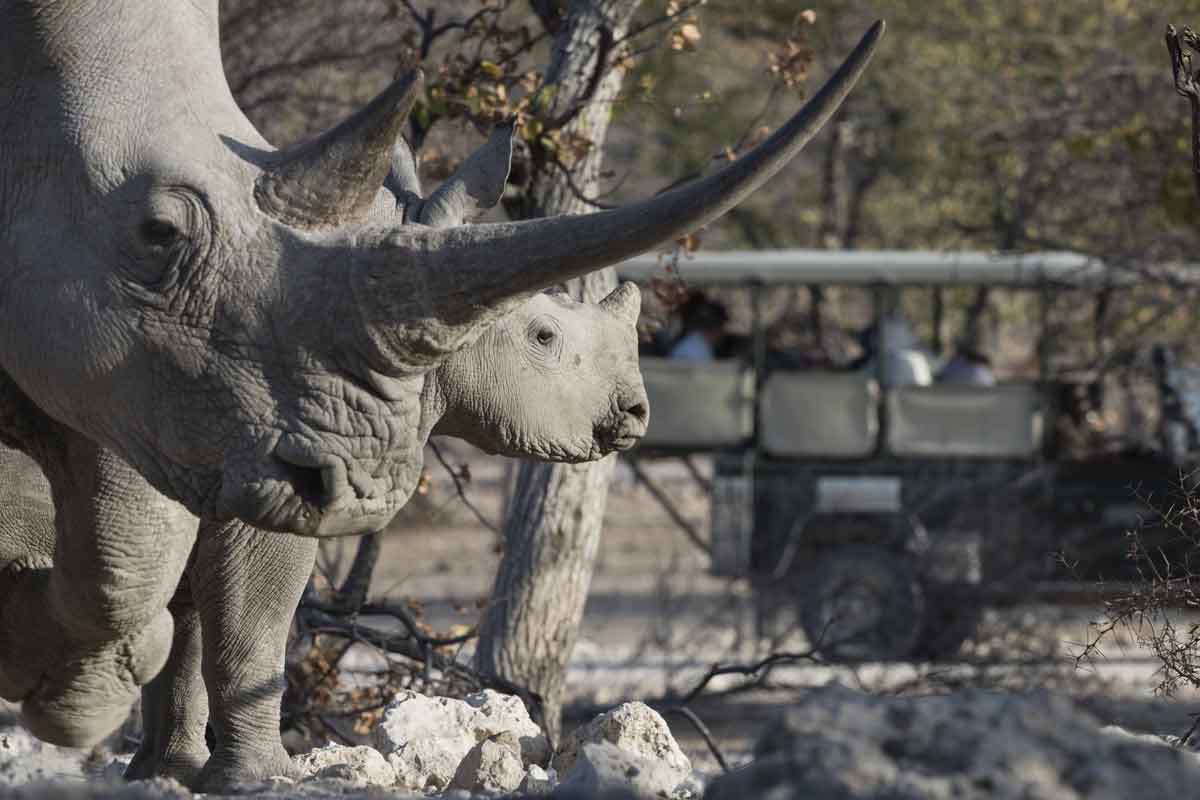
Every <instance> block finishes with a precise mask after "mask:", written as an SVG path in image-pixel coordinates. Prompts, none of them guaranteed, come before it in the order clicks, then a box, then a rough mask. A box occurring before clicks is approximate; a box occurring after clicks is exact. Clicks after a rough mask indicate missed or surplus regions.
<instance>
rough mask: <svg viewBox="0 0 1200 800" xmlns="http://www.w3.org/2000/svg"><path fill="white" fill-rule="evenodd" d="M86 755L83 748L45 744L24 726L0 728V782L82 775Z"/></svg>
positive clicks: (23, 781) (28, 781)
mask: <svg viewBox="0 0 1200 800" xmlns="http://www.w3.org/2000/svg"><path fill="white" fill-rule="evenodd" d="M86 756H87V753H86V752H85V751H83V750H75V749H73V748H70V747H55V746H54V745H52V744H46V743H45V742H43V741H40V740H38V739H37V738H35V737H34V735H33V734H32V733H30V732H29V731H27V730H25V729H24V728H17V727H13V728H5V729H0V786H17V785H20V784H24V783H31V782H34V781H43V780H49V779H51V778H53V779H60V778H66V779H80V778H83V777H84V769H83V762H84V759H85V757H86Z"/></svg>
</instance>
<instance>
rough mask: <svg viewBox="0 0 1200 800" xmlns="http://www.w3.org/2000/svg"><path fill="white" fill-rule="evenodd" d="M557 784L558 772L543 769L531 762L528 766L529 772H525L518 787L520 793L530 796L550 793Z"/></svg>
mask: <svg viewBox="0 0 1200 800" xmlns="http://www.w3.org/2000/svg"><path fill="white" fill-rule="evenodd" d="M557 785H558V773H557V772H555V771H554V770H552V769H551V770H545V769H542V768H541V767H539V766H538V765H537V764H532V765H530V767H529V772H527V773H526V774H525V777H524V779H522V781H521V785H520V787H519V789H520V792H521V794H523V795H526V796H532V797H541V796H542V795H547V794H550V792H552V791H554V787H555V786H557Z"/></svg>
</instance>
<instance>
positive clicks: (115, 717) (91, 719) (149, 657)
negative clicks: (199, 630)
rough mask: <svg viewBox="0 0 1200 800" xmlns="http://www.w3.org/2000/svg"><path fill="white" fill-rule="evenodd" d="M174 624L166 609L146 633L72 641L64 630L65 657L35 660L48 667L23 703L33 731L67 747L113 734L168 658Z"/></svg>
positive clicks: (62, 651)
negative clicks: (85, 642)
mask: <svg viewBox="0 0 1200 800" xmlns="http://www.w3.org/2000/svg"><path fill="white" fill-rule="evenodd" d="M172 629H173V623H172V620H171V615H170V614H169V613H168V612H167V611H166V610H164V611H163V612H162V613H161V614H159V615H158V616H157V617H156V618H155V619H154V621H153V622H151V623H150V625H148V626H147V627H146V629H145V630H143V631H142V632H141V633H140V634H138V635H136V636H132V637H125V638H122V639H118V640H116V641H109V642H103V643H99V644H88V645H84V646H79V645H75V646H72V645H73V644H74V643H72V642H71V641H70V639H69V637H68V636H67V635H66V632H65V631H63V632H62V633H63V637H62V639H60V640H59V642H60V647H61V648H62V649H61V650H60V651H59V652H60V654H61V655H60V658H58V659H53V658H49V659H47V658H36V657H35V658H36V660H34V661H33V662H32V663H36V664H41V665H42V672H41V676H40V679H39V680H38V681H37V684H36V686H35V688H34V689H33V691H32V692H31V693H30V694H28V695H26V696H25V697H24V698H23V703H22V705H21V716H22V718H23V720H24V721H25V724H26V726H28V728H29V730H30V732H32V733H33V735H34V736H36V737H38V738H39V739H41V740H43V741H46V742H49V743H51V744H55V745H59V746H62V747H91V746H92V745H94V744H96V743H97V742H99V741H100V740H102V739H103V738H104V737H105V736H108V735H109V734H110V733H112V732H113V731H114V730H116V729H117V728H118V727H119V726H120V725H121V723H123V722H124V721H125V719H126V718H127V717H128V716H129V710H130V707H131V706H132V705H133V703H134V701H136V700H137V698H138V696H139V694H140V693H141V687H142V686H143V685H144V684H146V683H149V682H150V681H151V680H152V679H153V678H154V676H155V675H157V674H158V671H159V670H160V669H162V667H163V665H164V664H165V663H166V661H167V656H168V655H169V654H170V649H171V632H172ZM60 630H61V629H60ZM26 663H30V662H26Z"/></svg>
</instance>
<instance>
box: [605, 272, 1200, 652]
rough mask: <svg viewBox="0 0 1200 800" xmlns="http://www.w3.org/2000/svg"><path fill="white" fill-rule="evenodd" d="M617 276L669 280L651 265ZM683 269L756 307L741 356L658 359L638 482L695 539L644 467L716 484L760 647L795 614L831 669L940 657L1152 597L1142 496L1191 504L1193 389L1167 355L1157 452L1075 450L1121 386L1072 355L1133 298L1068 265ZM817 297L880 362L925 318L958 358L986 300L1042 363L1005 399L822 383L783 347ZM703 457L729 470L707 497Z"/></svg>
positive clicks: (982, 389) (999, 390)
mask: <svg viewBox="0 0 1200 800" xmlns="http://www.w3.org/2000/svg"><path fill="white" fill-rule="evenodd" d="M619 271H620V272H621V274H622V277H624V278H626V279H630V280H636V281H639V282H642V283H643V284H653V283H655V282H656V281H659V280H662V278H663V267H662V266H661V265H660V263H659V261H658V259H655V258H649V257H644V258H641V259H638V260H634V261H630V262H627V263H625V264H624V265H622V267H621V268H620V269H619ZM679 271H680V273H681V274H682V278H683V280H684V281H686V284H687V286H688V287H689V288H690V289H693V290H699V291H702V292H710V293H713V294H717V295H720V296H721V297H722V298H725V299H727V300H729V301H731V302H735V301H736V302H737V303H740V304H742V308H743V309H746V310H747V311H748V313H744V314H743V315H742V316H743V317H744V318H748V319H749V320H750V323H749V330H748V331H746V332H745V335H744V336H743V337H741V339H740V347H735V348H733V352H731V353H729V354H727V355H728V357H725V358H714V359H713V360H710V361H683V360H677V359H672V358H669V357H663V355H661V354H662V353H663V352H664V351H663V350H659V351H658V353H659V355H655V353H654V352H653V351H651V352H644V353H643V357H642V373H643V377H644V379H645V383H646V389H647V392H648V395H649V398H650V407H651V419H650V425H649V430H648V431H647V434H646V437H645V439H644V440H643V443H642V444H641V445H640V447H639V448H638V449H637V450H636V451H634V453H633V457H632V461H631V463H632V466H633V469H634V471H635V474H636V475H637V476H638V477H639V479H641V480H642V481H643V482H645V484H646V485H647V486H648V487H649V488H650V489H651V491H653V492H654V493H655V495H656V497H658V498H659V499H660V501H662V502H664V503H666V504H667V505H668V510H670V511H671V512H672V514H673V516H674V517H675V519H676V521H677V522H679V523H680V524H682V525H684V526H685V527H689V529H690V526H689V525H688V522H687V520H686V518H685V516H684V515H683V514H680V513H679V512H678V510H676V509H675V508H673V507H672V506H671V500H670V497H669V496H668V495H667V494H666V493H665V492H663V491H662V489H661V488H660V487H658V486H656V485H655V483H654V481H652V480H651V477H650V476H649V474H648V472H647V470H646V469H644V466H643V465H641V464H640V463H639V462H640V461H641V460H645V459H650V458H664V457H672V458H673V457H679V458H683V459H685V460H687V461H688V463H689V465H691V466H692V467H693V475H694V476H696V477H697V479H699V480H702V481H705V485H706V486H707V487H708V488H709V494H710V498H711V503H710V514H711V534H710V536H709V538H708V539H707V541H704V542H703V543H704V545H705V546H706V547H707V549H708V550H709V552H710V553H711V557H712V570H713V572H715V573H716V574H718V575H723V576H731V577H737V578H746V579H749V580H750V582H751V584H752V586H753V588H754V590H755V597H756V600H757V607H758V609H759V613H758V615H757V616H758V618H759V623H760V625H762V626H763V628H764V630H769V629H770V628H771V626H772V625H774V624H776V622H777V620H778V619H779V618H780V617H784V616H786V615H782V614H780V612H781V611H782V610H788V611H790V612H792V614H793V616H792V619H793V620H795V619H798V621H799V623H800V624H801V625H802V626H803V629H804V631H805V633H806V634H807V636H808V638H809V640H810V642H812V643H813V644H814V646H815V647H817V648H818V649H819V650H821V651H822V652H823V654H824V655H825V656H827V657H829V658H833V659H841V660H863V659H908V658H922V657H927V658H936V657H944V656H947V655H949V654H952V653H953V652H955V651H956V650H957V649H958V648H959V646H960V645H961V644H962V642H963V641H964V640H965V639H966V638H967V637H968V636H969V635H970V634H971V633H972V631H973V629H974V626H975V623H976V620H977V618H978V615H979V611H980V609H981V607H982V606H984V605H985V604H988V603H1006V602H1020V601H1025V600H1034V599H1038V600H1043V601H1048V602H1059V601H1069V600H1072V599H1076V600H1087V599H1091V600H1094V599H1095V593H1094V592H1093V591H1092V590H1091V589H1090V588H1089V587H1094V586H1095V583H1094V581H1092V582H1089V581H1088V580H1087V579H1091V578H1107V579H1109V580H1114V579H1131V578H1133V577H1136V575H1135V574H1132V573H1131V570H1130V566H1129V562H1128V559H1126V558H1125V557H1124V556H1125V550H1126V548H1127V546H1128V540H1127V537H1126V535H1125V534H1126V532H1127V531H1128V530H1129V528H1130V527H1131V526H1132V525H1135V524H1137V523H1138V520H1139V516H1140V513H1141V507H1140V505H1139V495H1138V494H1137V491H1135V487H1140V489H1141V491H1142V492H1144V493H1146V494H1149V495H1155V496H1160V497H1161V496H1162V495H1163V494H1166V493H1170V492H1172V491H1175V490H1176V489H1177V487H1178V486H1179V481H1180V475H1181V474H1182V473H1183V472H1184V471H1186V469H1187V468H1186V464H1187V463H1188V461H1189V459H1190V457H1191V451H1192V450H1194V449H1195V443H1196V431H1197V427H1196V424H1195V421H1196V417H1197V416H1198V415H1195V414H1192V415H1189V414H1188V413H1187V410H1188V408H1190V407H1191V406H1190V404H1189V402H1187V398H1190V397H1192V396H1193V395H1191V394H1189V393H1188V392H1187V390H1186V387H1184V388H1181V387H1180V386H1178V385H1177V384H1179V383H1180V382H1181V381H1184V380H1185V379H1194V375H1193V374H1192V373H1188V372H1187V371H1186V370H1180V369H1178V368H1176V367H1174V366H1173V365H1172V364H1171V363H1170V360H1169V358H1167V357H1166V355H1165V351H1161V352H1159V353H1158V355H1157V356H1156V359H1155V360H1154V362H1153V363H1154V364H1156V365H1157V372H1156V373H1155V375H1154V376H1153V378H1152V380H1151V381H1150V383H1151V384H1153V385H1152V387H1151V388H1152V389H1153V392H1154V393H1155V394H1156V396H1157V399H1156V400H1155V401H1154V404H1155V405H1156V406H1157V408H1158V413H1157V415H1156V418H1155V421H1154V422H1153V423H1152V426H1153V428H1154V430H1153V431H1152V432H1151V434H1149V435H1148V436H1145V437H1143V441H1133V440H1132V439H1129V438H1125V439H1120V438H1114V439H1110V440H1109V441H1103V442H1100V443H1099V444H1097V443H1096V442H1094V441H1093V442H1092V446H1084V447H1080V446H1078V444H1077V443H1074V444H1073V443H1072V436H1071V432H1072V430H1076V431H1077V430H1078V429H1080V428H1083V429H1085V432H1087V431H1088V430H1090V429H1091V428H1094V427H1095V426H1094V424H1093V423H1094V420H1095V419H1097V418H1101V419H1102V418H1104V417H1105V415H1106V414H1108V413H1109V409H1108V408H1107V407H1106V403H1105V400H1106V398H1105V397H1104V395H1105V391H1104V389H1105V384H1104V381H1103V380H1101V379H1100V378H1099V377H1097V376H1096V375H1094V374H1087V373H1086V372H1083V371H1080V369H1078V368H1077V367H1073V366H1071V365H1070V364H1069V363H1067V362H1066V361H1064V360H1063V358H1062V357H1061V354H1059V353H1057V352H1056V346H1057V345H1061V344H1062V343H1063V342H1064V341H1066V340H1067V339H1068V338H1069V336H1068V332H1067V330H1066V328H1069V327H1072V326H1073V327H1074V328H1079V327H1082V328H1083V329H1084V330H1085V331H1086V330H1087V329H1088V328H1089V326H1094V325H1095V323H1096V321H1097V320H1098V319H1099V318H1100V317H1101V316H1102V314H1103V313H1104V311H1105V309H1106V308H1108V307H1110V306H1111V304H1112V299H1111V298H1112V295H1113V292H1114V291H1116V292H1121V291H1124V290H1125V289H1126V288H1127V287H1128V286H1130V285H1131V283H1132V282H1131V281H1130V280H1129V279H1128V278H1125V279H1118V277H1116V276H1114V275H1112V274H1110V272H1109V271H1108V270H1107V269H1106V268H1105V266H1104V265H1103V264H1100V263H1098V262H1096V261H1093V260H1089V259H1087V258H1084V257H1082V256H1079V255H1075V254H1071V253H1049V254H1037V255H1024V256H996V255H990V254H984V253H918V252H836V251H777V252H714V253H701V254H699V255H697V256H695V257H694V258H692V259H690V260H687V261H685V262H684V263H683V264H682V266H681V268H680V270H679ZM805 287H807V288H805ZM814 287H815V289H816V291H820V292H822V293H824V294H826V295H827V294H828V293H830V292H833V291H840V292H842V293H843V295H842V296H843V300H846V298H851V299H853V297H854V296H857V301H856V302H857V304H858V306H859V317H860V319H859V320H858V323H857V324H858V325H860V326H862V327H863V328H864V329H866V330H874V331H877V332H879V333H878V339H879V341H877V343H876V349H877V352H879V353H886V352H889V351H888V348H887V342H886V338H887V335H888V334H887V332H888V329H889V326H888V325H887V324H886V320H887V319H889V318H892V317H894V316H896V315H897V314H898V313H899V312H901V311H903V312H904V313H905V314H906V315H908V316H909V317H915V316H922V315H923V316H924V317H925V319H921V320H914V321H916V322H917V323H918V324H919V326H920V327H921V328H922V329H923V330H925V331H926V332H927V337H926V339H927V341H931V344H930V347H932V349H933V350H934V351H940V350H944V349H946V348H945V347H944V344H943V341H944V336H943V333H944V329H945V327H946V320H945V319H944V317H945V316H946V315H947V303H946V302H945V301H946V299H947V297H948V296H949V295H952V294H953V293H958V294H957V296H958V297H960V298H961V297H963V296H970V295H971V293H977V292H978V290H980V289H983V288H986V289H987V290H988V291H989V292H992V293H1002V294H1004V296H1006V297H1013V298H1016V299H1015V300H1014V301H1013V303H1011V304H1010V305H1013V304H1015V305H1017V306H1019V307H1021V308H1024V309H1025V312H1024V317H1023V318H1020V319H1017V320H1015V323H1016V327H1017V329H1018V330H1017V334H1018V336H1017V337H1016V338H1017V339H1020V340H1021V341H1022V342H1023V343H1024V347H1025V352H1024V354H1023V355H1022V356H1019V357H1018V358H1017V359H1016V360H1015V365H1014V366H1011V367H1010V368H1008V369H1007V370H999V377H1000V380H998V381H997V382H996V383H995V384H994V385H964V384H950V383H939V382H937V381H929V380H926V381H913V380H912V379H911V376H908V377H907V378H905V379H904V380H897V376H896V375H895V374H892V373H893V372H894V371H893V370H891V369H889V368H888V367H887V364H888V359H887V358H882V357H880V358H877V364H876V366H875V368H874V369H853V368H849V367H848V366H846V365H845V364H844V363H843V364H837V363H833V362H829V363H822V362H821V360H820V359H811V358H809V359H807V364H806V365H805V364H804V362H805V361H806V359H803V358H800V359H797V358H790V359H789V358H787V357H786V356H787V353H786V352H783V351H784V350H785V349H786V348H781V347H780V346H778V345H777V344H776V343H775V342H773V341H772V332H771V329H772V327H773V326H776V323H777V321H778V320H777V319H773V317H779V316H780V315H779V314H778V313H776V312H777V311H778V309H777V307H778V306H779V305H780V304H781V302H782V303H783V304H784V305H785V306H786V305H787V303H788V302H791V301H794V298H795V297H796V296H797V294H798V293H802V292H804V291H807V292H809V293H810V294H811V293H812V292H813V291H814ZM781 296H782V297H783V299H782V300H781ZM993 296H994V295H993ZM789 298H790V299H789ZM845 304H846V305H849V306H854V305H855V303H854V302H847V303H845ZM772 309H775V310H774V311H773V310H772ZM810 312H811V308H810ZM860 338H861V337H860ZM932 355H933V358H934V360H937V358H938V356H939V353H937V352H935V353H933V354H932ZM1139 363H1141V364H1145V363H1146V359H1144V358H1143V359H1142V360H1141V361H1140V362H1139ZM922 383H923V384H924V385H921V384H922ZM1193 383H1195V381H1194V380H1193ZM1142 416H1143V417H1145V414H1144V413H1143V414H1142ZM1145 422H1146V421H1145V420H1144V419H1143V423H1144V424H1145ZM1076 438H1078V437H1076ZM1085 438H1086V437H1085ZM1092 438H1093V439H1095V438H1096V437H1092ZM697 454H708V455H711V457H712V461H713V471H712V477H711V481H708V480H707V478H705V477H704V476H703V475H702V474H701V473H700V471H698V470H696V469H695V465H694V464H692V462H691V458H692V457H693V456H695V455H697ZM689 532H690V533H691V535H692V536H693V538H695V539H697V540H702V539H703V537H702V536H701V534H700V532H699V531H696V530H689ZM1158 535H1159V536H1160V544H1162V543H1163V542H1165V541H1166V540H1167V539H1170V538H1171V537H1173V536H1174V537H1176V538H1178V536H1177V533H1172V532H1165V531H1159V534H1158ZM1064 553H1065V554H1066V557H1065V558H1062V557H1061V556H1062V554H1064ZM1055 554H1059V555H1060V558H1059V559H1058V560H1057V561H1056V560H1055V558H1054V555H1055ZM1081 556H1086V557H1087V559H1090V560H1087V559H1082V558H1081ZM1056 564H1058V566H1057V567H1056ZM1063 564H1066V565H1067V566H1068V567H1069V569H1067V568H1064V567H1063V566H1062V565H1063ZM1056 570H1057V571H1056ZM1081 577H1082V578H1084V579H1085V580H1084V581H1080V580H1078V578H1081Z"/></svg>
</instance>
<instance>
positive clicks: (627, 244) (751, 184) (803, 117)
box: [371, 21, 884, 322]
mask: <svg viewBox="0 0 1200 800" xmlns="http://www.w3.org/2000/svg"><path fill="white" fill-rule="evenodd" d="M883 31H884V23H883V22H882V21H880V22H876V23H875V24H874V25H872V26H871V28H870V29H869V30H868V31H867V32H866V34H864V36H863V38H862V40H861V41H860V42H859V43H858V46H857V47H855V49H854V51H853V52H852V53H851V54H850V55H849V56H848V57H847V58H846V60H845V61H844V62H843V63H842V65H841V67H839V68H838V70H837V72H836V73H834V75H833V76H832V77H831V78H830V79H829V80H828V81H827V82H826V83H825V85H824V86H823V87H821V90H820V91H819V92H818V93H817V94H816V95H815V96H814V97H813V98H812V99H811V100H810V101H809V102H808V103H807V104H806V105H805V106H804V108H803V109H802V110H801V111H800V112H799V113H797V114H796V115H795V116H794V117H792V118H791V119H790V120H789V121H788V122H787V123H786V124H785V125H784V126H783V127H782V128H780V129H779V130H778V131H776V132H775V133H774V134H773V135H772V136H771V137H770V138H768V139H767V140H766V141H764V142H762V143H761V144H760V145H758V146H757V147H756V148H754V149H753V150H752V151H751V152H749V153H747V154H746V155H745V156H743V157H742V158H740V159H738V160H737V161H735V162H734V163H732V164H730V165H729V166H727V167H725V168H724V169H722V170H721V171H720V172H717V173H716V174H714V175H711V176H709V177H706V178H703V179H701V180H697V181H694V182H692V183H689V184H686V185H684V186H681V187H679V188H677V189H674V190H672V191H669V192H665V193H663V194H661V195H659V196H657V197H655V198H653V199H651V200H646V201H643V202H640V203H636V204H634V205H631V206H625V207H623V208H619V209H614V210H611V211H601V212H597V213H594V214H586V215H581V216H567V217H551V218H546V219H537V220H527V221H522V222H509V223H498V224H485V225H471V226H462V227H456V228H447V229H443V230H437V229H419V228H406V229H402V230H400V231H393V232H392V233H391V234H390V236H389V237H388V245H387V246H385V248H384V249H393V248H394V249H395V250H396V251H407V255H408V259H407V260H410V261H415V262H416V266H417V268H418V269H420V270H422V272H423V276H424V280H425V282H426V286H427V287H428V290H429V296H430V298H431V299H432V300H433V303H434V311H435V313H436V314H437V315H438V316H439V317H441V318H443V319H447V320H454V321H455V322H466V321H468V320H469V319H470V318H471V317H478V316H480V315H483V314H487V313H488V311H487V309H488V308H489V307H494V306H496V305H498V304H503V303H504V301H506V300H510V299H520V298H522V297H524V296H527V295H528V294H529V293H530V292H534V291H538V290H540V289H543V288H545V287H547V286H551V285H554V284H556V283H561V282H563V281H565V280H568V279H570V278H573V277H576V276H578V275H582V274H585V273H587V272H591V271H593V270H596V269H599V268H601V267H605V266H609V265H612V264H616V263H619V262H621V261H623V260H625V259H627V258H630V257H632V256H634V255H637V254H639V253H643V252H645V251H646V250H649V249H651V248H653V247H655V246H656V245H658V244H660V243H662V242H664V241H668V240H670V239H672V238H675V237H678V236H680V235H682V234H685V233H688V232H691V231H694V230H695V229H697V228H698V227H700V226H702V225H705V224H707V223H708V222H710V221H711V220H713V219H715V218H716V217H719V216H720V215H721V214H723V213H725V212H726V211H728V210H729V209H730V208H732V207H734V206H735V205H737V204H738V203H739V202H741V201H742V200H743V199H744V198H745V197H746V196H747V195H749V194H750V193H751V192H753V191H754V190H755V189H757V188H758V187H759V186H761V185H762V184H763V183H764V182H765V181H766V180H767V179H769V178H770V177H771V176H773V175H774V174H775V173H777V172H779V170H780V169H782V168H783V167H784V165H786V164H787V163H788V162H789V161H790V160H791V159H792V158H793V157H794V156H795V155H796V154H797V153H799V152H800V150H801V149H802V148H803V147H804V145H805V144H807V143H808V141H809V140H810V139H811V138H812V137H813V136H814V135H815V134H816V133H817V131H819V130H820V129H821V126H822V125H824V124H825V122H826V121H827V120H828V119H829V118H830V117H831V116H833V114H834V112H835V111H837V109H838V106H840V105H841V103H842V101H843V100H844V99H845V98H846V96H847V95H848V94H849V93H850V90H851V89H852V88H853V87H854V84H855V83H856V82H857V81H858V79H859V77H860V76H861V75H862V74H863V72H864V70H865V69H866V67H867V64H868V63H869V62H870V60H871V56H872V55H873V54H874V52H875V49H876V47H877V45H878V44H879V40H880V38H881V37H882V36H883ZM397 255H399V253H397ZM393 263H395V262H393ZM380 266H382V265H380ZM393 268H394V269H401V271H406V270H403V268H399V267H393ZM371 271H372V273H373V276H374V277H375V278H376V279H378V276H379V272H380V270H379V269H378V268H374V269H372V270H371ZM493 311H494V308H493Z"/></svg>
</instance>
